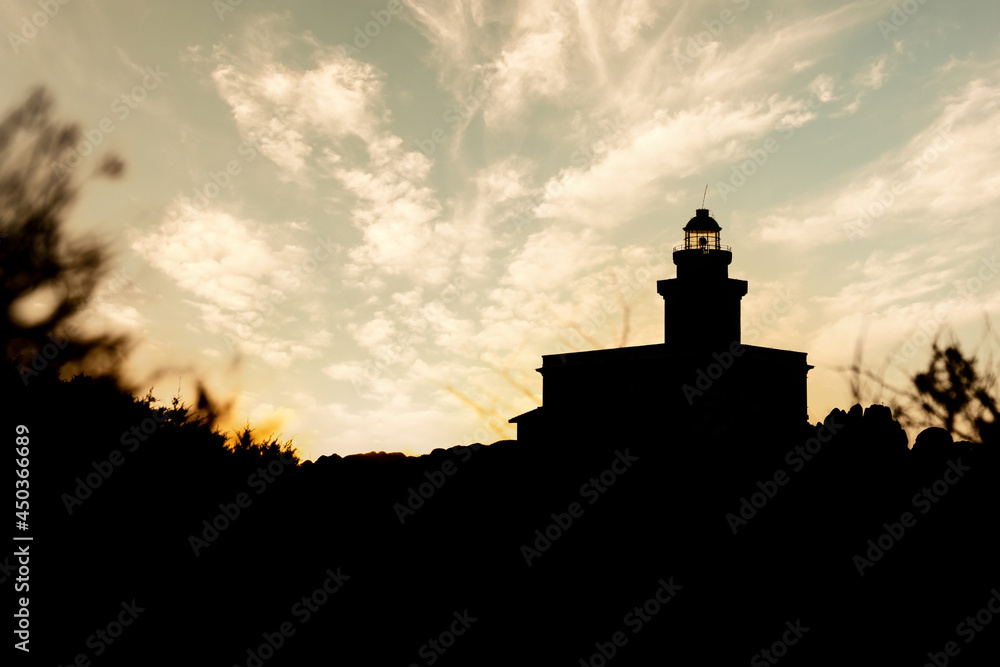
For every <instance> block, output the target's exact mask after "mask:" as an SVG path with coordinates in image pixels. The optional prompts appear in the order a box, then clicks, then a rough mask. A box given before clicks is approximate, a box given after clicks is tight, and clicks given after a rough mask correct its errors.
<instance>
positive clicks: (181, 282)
mask: <svg viewBox="0 0 1000 667" xmlns="http://www.w3.org/2000/svg"><path fill="white" fill-rule="evenodd" d="M131 246H132V249H133V250H134V251H135V252H136V253H137V254H139V255H140V256H141V257H143V258H144V259H146V261H148V262H149V263H150V264H151V265H152V266H154V267H155V268H158V269H160V270H161V271H162V272H163V273H164V274H166V275H167V276H168V277H169V278H170V279H172V280H173V281H174V282H175V283H176V284H177V286H178V287H180V288H181V289H182V290H185V291H187V292H189V293H191V294H193V295H194V296H195V297H196V299H194V300H191V301H190V303H192V305H194V306H195V307H196V308H197V309H198V310H199V312H200V314H201V319H202V323H203V325H204V326H205V329H206V330H207V331H208V332H210V333H218V334H223V335H225V336H226V337H227V339H228V340H229V341H230V343H231V344H234V345H236V346H237V347H238V348H239V349H240V351H242V352H243V353H245V354H252V355H255V356H259V357H260V358H261V359H263V360H264V361H265V362H266V363H269V364H271V365H275V366H281V367H285V366H288V364H289V363H291V362H292V361H293V360H295V359H301V358H314V357H316V356H318V355H319V352H318V350H319V349H320V348H323V347H325V346H326V345H328V344H329V342H330V334H329V333H328V332H325V331H322V330H316V329H315V328H310V327H308V326H307V325H306V323H303V322H298V317H297V316H296V315H295V313H296V312H297V311H296V309H295V307H294V306H293V305H291V304H289V303H288V302H289V294H294V295H296V297H297V298H296V299H294V300H295V301H298V300H299V299H302V298H307V297H308V296H309V294H310V292H311V290H310V288H309V287H308V285H309V283H307V282H305V281H302V280H301V277H300V276H297V273H296V267H297V266H298V265H300V264H301V262H302V261H303V260H304V259H305V258H306V257H307V256H308V253H307V252H306V250H305V249H304V248H302V247H300V246H297V245H294V244H291V243H283V242H282V241H281V237H280V236H279V235H278V234H277V233H276V232H274V231H272V230H269V229H268V228H266V227H265V226H264V225H260V224H257V223H254V222H252V221H250V220H243V219H239V218H237V217H235V216H233V215H231V214H229V213H226V212H223V211H218V210H200V209H197V208H195V207H193V206H191V205H190V204H189V203H187V202H186V201H183V200H181V201H179V202H178V203H177V204H176V206H175V207H174V209H173V211H172V214H171V216H170V217H169V219H167V220H166V221H164V222H163V223H162V224H161V225H160V227H159V228H158V229H156V230H152V231H149V232H147V233H145V234H142V235H140V236H138V237H137V238H135V239H134V240H133V241H132V244H131ZM275 247H278V248H280V249H278V250H275ZM292 286H294V287H295V288H296V291H294V292H292V291H290V289H289V288H290V287H292ZM293 323H295V324H296V325H297V326H296V327H295V328H288V326H287V325H289V324H293ZM281 325H284V326H281Z"/></svg>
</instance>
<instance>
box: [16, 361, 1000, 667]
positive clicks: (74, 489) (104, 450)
mask: <svg viewBox="0 0 1000 667" xmlns="http://www.w3.org/2000/svg"><path fill="white" fill-rule="evenodd" d="M8 381H9V382H10V383H16V382H20V380H19V379H18V378H17V377H16V375H8ZM10 395H12V396H13V397H14V405H13V406H12V407H13V410H12V411H11V412H9V413H8V416H7V418H6V420H5V421H7V426H6V428H7V429H8V431H7V432H9V433H11V432H13V423H14V422H17V423H22V424H25V425H28V426H29V428H30V436H31V478H30V479H31V481H32V486H31V489H32V495H31V498H32V505H31V508H32V509H31V516H32V525H33V529H32V530H33V532H34V534H35V535H37V536H38V537H36V539H35V541H34V542H33V543H32V544H31V549H32V551H31V553H32V556H33V558H32V569H31V577H32V579H31V586H32V589H31V593H32V601H31V609H32V623H33V625H32V628H33V634H32V640H33V641H32V648H33V651H37V652H39V653H45V654H46V655H47V657H48V658H50V660H51V661H52V664H70V663H71V662H72V661H73V659H74V657H75V656H76V655H78V654H80V653H83V654H86V655H87V656H88V657H89V658H90V659H91V660H93V661H94V663H93V664H98V661H100V664H117V663H120V664H126V663H129V664H135V663H137V662H141V663H143V664H150V663H154V664H156V663H162V664H168V663H169V664H175V663H176V662H177V661H179V660H191V659H192V658H190V656H192V655H197V658H196V659H195V660H196V661H197V662H198V664H213V663H214V664H226V665H233V664H239V665H254V664H257V663H256V662H255V661H254V660H253V659H251V658H250V656H249V655H248V653H247V651H248V649H250V650H251V651H257V649H258V647H259V646H261V645H262V644H264V645H265V647H266V646H267V640H266V637H271V639H272V643H280V644H281V646H280V648H279V649H278V650H277V651H276V652H275V653H274V655H273V657H270V658H269V659H267V660H265V661H263V662H262V664H266V665H276V664H290V665H302V664H317V663H320V662H321V663H323V664H358V665H360V664H365V665H409V664H418V665H430V664H441V665H447V664H455V665H489V664H498V665H499V664H540V665H541V664H545V665H548V664H567V665H579V664H580V660H581V659H582V660H583V661H584V662H583V664H595V665H596V664H604V663H602V662H601V658H602V657H603V656H601V652H602V651H603V652H604V653H607V654H610V653H611V651H612V648H614V657H613V658H604V660H605V662H606V663H607V664H611V663H613V664H640V665H647V664H654V663H655V664H659V663H662V662H667V663H668V664H669V662H670V661H671V660H680V659H683V660H685V661H690V660H692V659H697V660H698V661H699V662H708V663H713V664H715V663H718V664H734V663H737V662H738V663H746V662H747V661H751V664H770V663H768V662H767V660H766V658H764V657H763V656H762V655H758V654H759V652H760V651H762V650H765V649H766V650H769V651H770V650H771V648H770V647H772V645H775V646H776V648H775V649H774V652H775V654H774V655H777V653H782V657H781V663H782V664H808V665H817V664H841V663H843V662H847V661H850V663H851V664H924V663H925V662H927V661H928V660H929V658H928V657H927V652H928V651H929V652H932V653H935V652H941V651H944V650H945V648H944V647H945V645H946V644H947V642H955V648H958V649H960V651H961V653H960V656H961V661H962V663H961V664H987V663H986V662H984V661H985V660H986V659H987V656H991V655H993V656H995V654H996V653H995V652H996V649H997V641H998V640H997V633H996V631H995V628H992V627H989V626H988V625H982V626H981V627H983V629H982V630H981V631H975V633H974V635H970V634H969V631H968V630H967V629H966V628H965V627H962V628H961V629H960V628H959V624H960V623H962V622H963V619H965V618H966V617H967V616H971V617H973V618H975V617H976V614H977V613H979V611H980V610H981V609H984V608H987V607H986V605H987V603H988V602H989V601H990V598H991V595H993V593H992V591H993V590H994V589H995V587H996V586H997V585H998V584H1000V576H998V575H1000V572H998V566H997V558H996V556H997V554H996V547H995V546H994V536H995V534H996V529H995V523H996V516H997V510H998V507H997V505H998V503H1000V500H998V497H997V494H996V489H997V488H1000V486H998V484H997V483H998V481H1000V480H998V479H997V477H998V470H1000V468H998V461H997V449H996V445H997V443H992V442H990V443H986V444H982V445H974V444H970V443H952V442H950V438H949V437H947V434H946V433H943V434H942V432H941V431H936V430H933V429H928V430H927V431H925V432H923V433H922V434H921V435H920V436H919V437H918V439H917V444H916V446H915V447H914V449H913V450H909V449H907V442H906V436H905V434H904V433H903V432H902V430H901V429H900V427H899V424H898V423H896V422H895V421H894V420H893V419H892V418H891V415H890V414H889V410H888V408H885V407H884V406H878V405H875V406H871V407H869V408H868V409H866V410H862V408H861V406H859V405H856V406H854V407H853V408H851V410H849V411H848V412H844V411H841V410H835V411H834V412H832V413H831V414H830V415H829V416H828V417H827V419H826V420H824V422H823V423H822V424H817V425H816V426H814V427H813V428H812V429H811V431H812V433H811V434H810V438H812V439H806V440H804V441H803V442H789V443H773V442H770V443H765V442H763V441H762V435H761V434H762V433H764V432H766V428H765V427H764V425H765V424H766V416H762V419H761V420H760V422H758V423H755V424H750V425H747V427H746V437H745V439H742V440H741V441H740V442H737V443H733V442H717V441H712V440H711V439H710V438H704V437H700V436H698V434H696V433H687V434H681V433H678V434H676V435H673V436H661V437H660V438H659V439H655V438H636V437H634V434H632V435H631V436H629V437H623V438H622V439H620V440H615V441H613V442H582V441H581V442H556V443H551V444H552V446H549V447H544V448H538V447H533V448H530V449H529V448H527V447H524V446H522V445H520V444H519V443H517V442H516V441H502V442H498V443H495V444H493V445H471V446H468V447H453V448H450V449H438V450H435V451H434V452H432V453H431V454H427V455H424V456H419V457H406V456H403V455H401V454H398V453H397V454H392V453H385V452H378V453H371V454H365V455H356V456H347V457H343V458H341V457H337V456H328V457H321V458H320V459H319V460H317V461H316V462H314V463H306V464H302V465H296V464H294V463H292V462H291V461H292V460H293V459H292V458H291V457H290V455H287V454H285V455H283V454H282V453H280V452H279V453H274V452H273V451H272V453H271V455H270V456H268V455H267V453H266V452H267V451H268V450H267V448H261V449H259V450H256V451H257V454H256V455H255V456H256V458H253V456H251V455H249V454H247V453H246V452H247V451H250V452H252V451H255V450H253V449H252V448H251V449H247V448H244V449H245V451H244V455H243V456H238V455H237V454H236V453H235V452H233V451H232V450H231V449H227V448H226V447H225V446H224V438H222V436H221V435H218V434H213V433H212V432H211V431H210V429H208V428H207V427H205V426H204V425H202V426H198V425H197V424H196V423H193V422H191V421H186V420H185V418H184V416H183V415H182V414H181V413H179V412H177V411H176V409H175V412H173V413H168V411H164V410H162V409H160V410H159V411H157V409H154V408H152V407H151V406H150V405H149V404H148V403H146V402H143V401H140V400H137V399H134V398H132V397H131V396H128V395H125V394H122V393H121V392H120V391H118V390H117V389H115V387H114V386H113V385H112V384H111V383H107V382H102V381H95V380H90V379H88V378H82V377H81V378H75V379H74V380H73V381H70V382H58V381H54V380H52V381H41V382H37V383H35V382H33V383H31V384H30V385H29V386H28V387H23V386H22V387H21V388H20V391H17V392H13V393H11V394H10ZM189 416H190V415H189ZM158 417H162V421H157V418H158ZM147 419H153V420H154V421H156V429H155V432H153V433H152V434H150V435H148V436H147V437H146V439H145V440H142V441H140V443H139V444H138V445H136V446H135V448H134V450H133V451H129V449H130V447H131V446H132V445H126V444H123V443H126V442H129V438H128V437H127V436H124V435H123V434H131V433H133V431H132V430H131V428H132V426H136V425H138V426H139V432H140V433H142V426H141V425H142V424H143V422H144V421H145V420H147ZM185 424H188V425H185ZM115 450H117V451H118V452H119V454H120V456H117V457H116V456H115V455H114V453H113V452H114V451H115ZM754 450H762V451H771V452H781V454H780V455H772V456H770V457H767V458H765V459H764V460H760V461H757V462H756V463H755V464H754V465H748V464H747V461H751V460H753V456H752V455H751V454H752V452H753V451H754ZM736 451H739V452H741V453H742V454H744V455H742V456H737V455H735V454H733V455H732V456H730V453H733V452H736ZM112 457H114V459H115V460H119V459H120V463H119V464H118V465H114V464H111V465H112V467H111V468H108V466H107V465H106V463H107V462H108V461H110V460H112ZM102 470H103V471H105V472H107V471H109V470H110V471H111V472H110V474H107V475H104V474H103V473H102V472H101V471H102ZM95 474H96V475H97V476H96V477H95V476H94V475H95ZM88 476H89V481H90V482H94V484H93V486H95V488H92V489H90V494H89V496H87V497H85V498H82V499H81V500H80V502H79V503H70V504H69V505H67V497H68V496H66V495H64V494H70V495H73V494H75V495H77V496H83V495H86V493H85V489H80V488H78V486H79V483H80V481H81V480H82V482H83V483H84V484H85V485H87V483H88ZM98 480H99V483H97V482H98ZM70 509H71V510H72V512H70V511H69V510H70ZM237 509H238V515H237ZM325 582H326V584H327V588H328V589H329V590H333V591H334V592H332V593H330V592H327V591H324V590H323V586H324V583H325ZM657 595H659V598H660V600H659V601H657ZM303 596H305V598H306V601H305V602H303ZM132 600H135V605H136V606H137V607H141V608H142V609H143V611H141V612H139V613H138V616H137V617H136V618H135V620H134V622H132V623H131V624H130V625H129V626H128V627H125V628H124V629H123V630H122V633H121V635H120V638H117V639H115V641H114V643H112V644H110V645H107V644H103V643H102V641H101V640H100V639H99V638H98V636H97V635H94V633H95V632H96V631H97V630H98V629H99V628H107V627H108V625H109V624H110V623H113V622H114V621H115V619H116V618H118V616H119V615H120V614H126V611H124V609H125V607H128V605H130V604H131V603H132ZM665 600H669V601H668V602H665ZM123 603H124V604H125V607H123V606H122V605H123ZM996 604H998V603H994V606H996ZM310 605H311V607H310ZM990 613H991V614H992V612H990ZM126 615H127V614H126ZM982 618H984V619H985V618H986V615H985V614H983V617H982ZM471 619H475V620H471ZM129 620H131V619H129ZM786 622H787V623H788V624H789V625H786ZM977 623H978V621H977ZM283 624H285V625H284V627H285V628H286V630H287V631H289V632H291V631H294V634H290V636H288V637H285V638H284V639H282V641H280V642H279V641H278V640H277V639H276V637H277V635H274V634H273V633H275V632H278V633H279V634H280V632H281V627H282V626H283ZM968 627H970V628H971V627H972V626H968ZM789 628H794V629H795V630H794V631H793V630H792V629H789ZM805 628H808V630H805ZM113 629H117V628H113ZM453 630H454V631H455V633H456V634H455V636H451V635H449V634H448V633H451V632H452V631H453ZM459 630H461V634H458V631H459ZM796 632H797V633H799V634H801V637H798V636H796ZM442 633H443V637H442ZM616 633H617V634H616ZM92 635H94V638H92V639H91V640H90V644H89V645H88V638H90V637H91V636H92ZM782 637H785V638H786V639H788V640H792V639H794V640H795V643H794V644H790V645H787V646H783V645H782V644H781V643H782V641H783V639H782ZM616 638H617V639H618V642H619V644H621V645H620V646H615V645H614V644H615V639H616ZM966 638H972V639H973V640H972V641H971V642H968V643H967V642H966ZM109 639H110V637H109ZM431 640H434V641H435V642H437V643H436V644H435V645H431V644H430V643H429V642H430V641H431ZM776 643H777V644H776ZM434 646H437V647H438V648H437V649H435V648H434ZM102 647H103V650H102V651H101V655H99V656H98V655H97V652H98V650H99V649H100V648H102ZM786 650H787V655H784V652H785V651H786ZM264 653H265V654H266V653H268V650H267V648H265V649H264ZM594 656H596V657H594ZM755 656H757V657H755ZM761 660H763V661H764V662H761ZM838 661H839V662H838Z"/></svg>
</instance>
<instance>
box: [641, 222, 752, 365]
mask: <svg viewBox="0 0 1000 667" xmlns="http://www.w3.org/2000/svg"><path fill="white" fill-rule="evenodd" d="M721 231H722V228H721V227H720V226H719V223H718V222H716V221H715V219H714V218H712V217H711V216H709V214H708V209H704V208H699V209H697V210H696V211H695V217H693V218H691V220H690V221H688V223H687V225H685V226H684V243H683V245H679V246H677V247H676V248H674V255H673V258H674V264H675V265H676V266H677V277H676V278H670V279H668V280H660V281H657V283H656V291H657V293H658V294H659V295H660V296H662V297H663V306H664V341H663V342H664V343H666V344H667V345H671V346H677V347H680V348H688V349H691V350H692V351H697V350H721V349H725V348H728V347H729V346H730V345H731V344H732V343H739V342H740V300H741V299H742V298H743V296H744V295H745V294H746V293H747V281H745V280H736V279H733V278H730V277H729V264H730V263H732V261H733V253H732V249H731V248H730V247H729V246H726V245H722V244H721V243H720V242H719V241H720V236H719V233H720V232H721Z"/></svg>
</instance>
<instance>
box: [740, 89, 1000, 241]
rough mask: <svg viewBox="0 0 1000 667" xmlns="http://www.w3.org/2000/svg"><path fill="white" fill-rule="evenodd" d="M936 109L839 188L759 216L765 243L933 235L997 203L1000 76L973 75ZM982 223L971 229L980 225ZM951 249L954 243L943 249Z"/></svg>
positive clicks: (760, 230)
mask: <svg viewBox="0 0 1000 667" xmlns="http://www.w3.org/2000/svg"><path fill="white" fill-rule="evenodd" d="M940 105H941V107H940V111H939V113H938V115H937V117H936V118H934V119H933V120H932V121H931V122H930V124H928V125H927V126H925V127H924V128H923V129H921V130H920V131H919V132H917V133H916V134H915V135H913V136H912V137H911V138H910V139H909V140H908V141H906V143H905V144H904V145H902V146H900V147H898V148H896V149H894V150H891V151H889V152H887V153H886V154H884V155H883V156H881V157H879V158H877V159H876V160H874V161H872V162H869V163H868V164H865V165H862V166H860V167H859V168H857V169H856V170H855V173H854V174H853V176H852V177H851V178H850V179H849V180H848V182H847V183H845V184H844V185H840V186H838V187H836V188H834V189H832V190H828V191H827V192H821V193H814V194H812V195H811V196H810V197H808V198H803V199H801V200H799V201H798V202H796V203H794V204H789V205H786V206H783V207H781V208H779V209H772V210H771V211H768V212H765V213H764V214H763V215H762V216H761V224H760V226H759V228H758V230H757V234H758V235H759V237H760V238H761V239H762V240H764V241H767V242H777V243H788V244H793V245H796V246H799V247H810V246H816V245H819V244H826V243H844V242H855V243H857V242H862V239H864V240H869V241H870V240H872V239H875V238H879V237H884V236H885V235H887V234H891V233H896V232H898V231H900V226H901V225H903V226H905V229H906V230H907V231H908V233H911V234H912V233H914V232H918V233H920V234H937V233H938V232H935V230H943V229H944V228H945V227H946V226H947V225H949V224H954V223H953V222H949V221H958V220H965V219H968V218H970V217H974V215H975V211H977V210H979V209H981V208H983V207H985V206H988V205H995V204H996V203H997V201H998V197H1000V196H998V195H997V192H998V190H997V187H998V185H1000V175H998V174H997V172H996V169H995V165H996V164H998V162H1000V79H998V77H996V76H995V75H993V76H992V77H988V78H987V77H976V78H975V79H973V80H971V81H969V82H967V83H966V84H964V86H963V88H962V89H961V90H959V91H957V92H955V93H953V94H950V95H943V96H942V100H941V103H940ZM981 224H982V223H981V222H977V223H975V225H974V226H973V227H972V228H971V229H969V230H968V231H972V230H973V229H976V228H977V227H981ZM943 250H944V251H945V252H954V251H955V250H956V247H955V246H953V245H952V246H945V248H944V249H943Z"/></svg>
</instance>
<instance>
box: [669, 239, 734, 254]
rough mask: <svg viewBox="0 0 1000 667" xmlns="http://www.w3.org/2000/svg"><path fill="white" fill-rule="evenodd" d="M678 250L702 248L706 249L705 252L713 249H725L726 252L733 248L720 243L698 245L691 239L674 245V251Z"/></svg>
mask: <svg viewBox="0 0 1000 667" xmlns="http://www.w3.org/2000/svg"><path fill="white" fill-rule="evenodd" d="M679 250H703V251H706V252H711V251H713V250H725V251H727V252H732V251H733V248H732V246H728V245H721V244H720V245H715V246H712V245H709V246H700V245H698V244H697V243H692V242H691V241H687V242H685V243H681V244H680V245H675V246H674V252H677V251H679Z"/></svg>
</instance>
